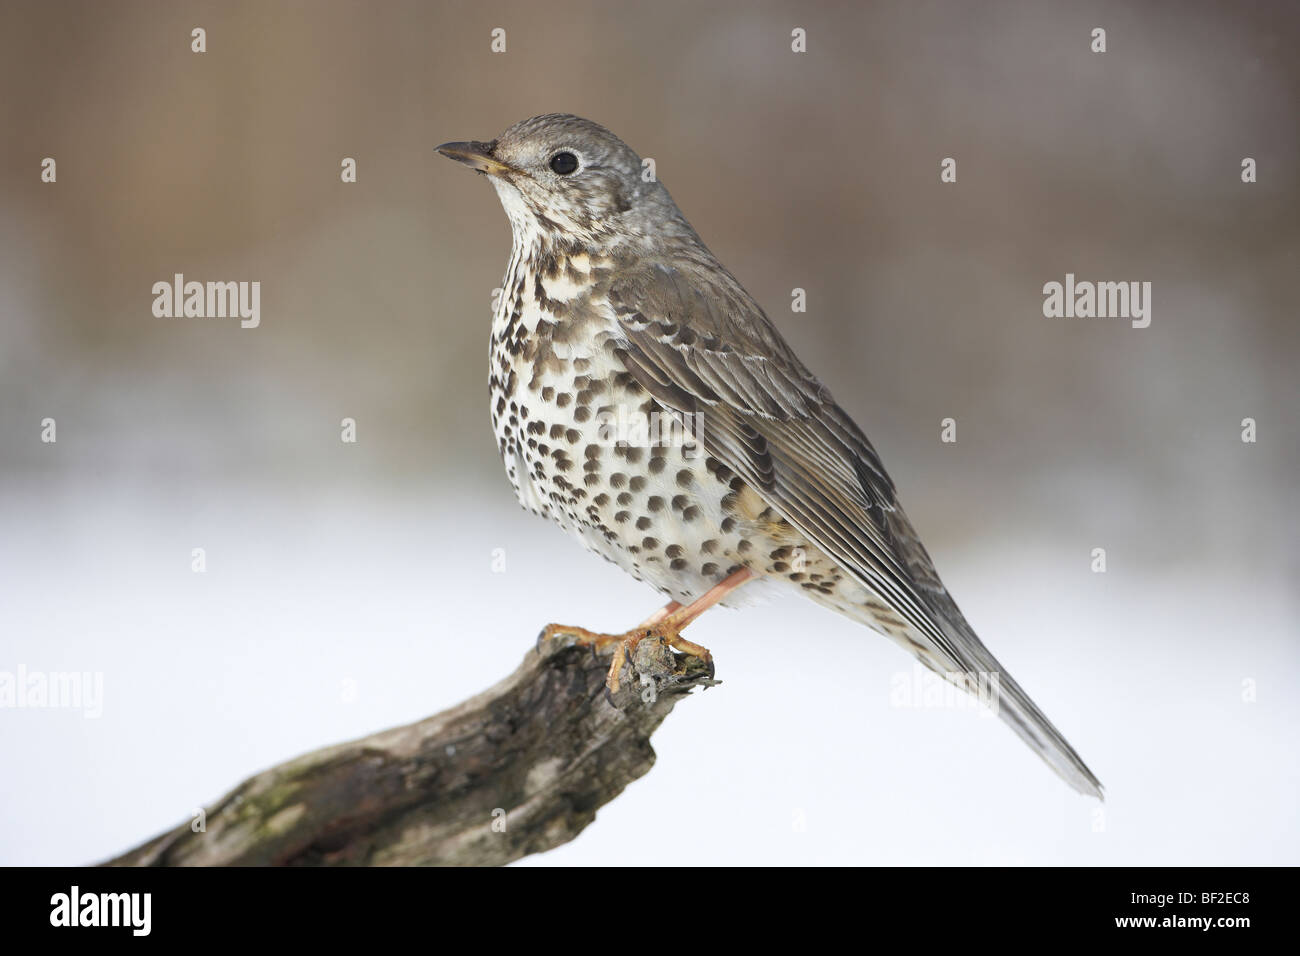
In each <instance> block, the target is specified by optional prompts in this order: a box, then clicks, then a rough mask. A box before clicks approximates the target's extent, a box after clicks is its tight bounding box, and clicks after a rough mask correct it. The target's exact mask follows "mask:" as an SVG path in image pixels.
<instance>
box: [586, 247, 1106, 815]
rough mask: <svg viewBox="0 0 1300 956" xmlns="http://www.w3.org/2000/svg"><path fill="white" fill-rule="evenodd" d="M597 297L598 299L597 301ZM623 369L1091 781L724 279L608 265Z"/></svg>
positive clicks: (940, 656) (702, 272)
mask: <svg viewBox="0 0 1300 956" xmlns="http://www.w3.org/2000/svg"><path fill="white" fill-rule="evenodd" d="M602 293H603V294H602ZM594 298H596V300H597V301H601V300H603V302H604V303H606V304H607V307H608V309H609V310H610V312H611V313H612V317H613V318H614V319H615V320H616V321H617V329H618V332H617V336H616V339H615V341H614V346H615V351H616V354H617V355H618V357H619V359H620V360H621V361H622V363H623V365H624V366H625V368H626V369H627V371H628V373H629V374H631V375H632V377H633V378H634V379H635V380H636V381H637V382H638V383H640V385H641V386H642V387H644V388H645V389H646V390H647V391H648V392H650V394H651V395H652V396H654V398H655V399H656V400H658V401H659V402H660V403H662V404H663V405H665V406H666V407H668V408H670V409H674V410H676V411H678V412H681V413H690V414H693V415H697V416H698V417H697V418H696V420H695V422H696V425H697V436H698V437H699V439H700V441H701V442H702V444H703V445H704V448H705V449H706V450H707V451H708V452H709V454H711V455H713V456H714V457H716V458H718V459H719V460H720V461H722V462H723V464H725V465H726V466H727V467H728V468H730V469H731V470H732V471H733V472H735V473H736V474H738V475H739V476H741V477H742V478H743V479H744V480H745V481H746V482H747V483H748V484H750V485H751V486H752V487H753V488H754V490H755V491H757V492H759V493H760V494H761V495H762V496H763V498H764V499H765V500H766V501H767V503H768V504H770V505H771V506H772V507H774V508H775V509H776V510H777V511H778V512H780V514H781V515H782V516H783V517H785V519H786V520H787V521H789V522H790V523H791V524H792V525H794V526H795V527H796V528H798V529H799V531H800V532H802V533H803V534H804V535H806V536H807V537H808V538H809V540H810V541H812V542H814V543H815V544H816V545H817V546H818V547H819V548H821V549H822V550H824V551H825V552H826V553H827V554H829V555H831V556H832V557H833V558H835V560H836V561H837V562H838V564H839V565H840V567H841V568H842V569H843V570H844V571H845V572H846V573H847V574H849V575H851V576H852V577H853V578H854V580H856V581H857V582H858V583H859V584H861V585H863V586H864V587H866V588H869V589H870V590H872V591H874V592H875V593H876V594H877V595H879V596H880V598H882V599H883V600H884V601H885V602H886V603H887V604H888V605H889V606H890V607H891V608H893V610H894V611H895V612H896V613H897V614H899V615H900V616H901V617H902V618H903V619H904V620H905V621H906V622H907V623H908V624H909V625H910V630H911V631H912V632H914V634H915V637H916V638H917V639H918V640H919V643H918V640H911V641H909V643H911V644H912V645H913V650H914V651H916V652H917V656H918V657H919V658H920V659H921V660H922V661H923V662H924V663H926V664H927V665H928V666H930V667H931V668H932V669H934V670H936V671H939V672H940V673H945V672H957V673H959V674H963V675H974V674H977V673H979V674H989V673H996V674H998V675H999V676H998V680H999V682H1000V691H1001V695H1000V696H1001V701H1000V707H999V713H1000V715H1001V716H1002V717H1003V718H1004V719H1005V720H1006V721H1007V722H1008V723H1009V724H1010V725H1011V726H1012V727H1013V729H1015V730H1016V732H1017V733H1018V734H1019V735H1020V736H1021V737H1022V738H1023V739H1024V740H1025V741H1026V742H1027V743H1029V745H1030V746H1031V747H1033V748H1034V749H1035V750H1036V751H1037V752H1038V753H1039V754H1040V756H1042V757H1043V758H1044V759H1045V760H1046V761H1047V762H1048V763H1049V764H1050V765H1051V766H1052V767H1053V769H1055V770H1056V771H1057V772H1058V773H1060V774H1061V775H1062V776H1063V777H1065V778H1066V780H1067V781H1069V782H1070V783H1071V784H1073V785H1074V786H1075V787H1076V788H1077V789H1079V790H1081V791H1082V792H1085V793H1095V794H1097V795H1100V784H1098V783H1097V781H1096V778H1095V777H1093V775H1092V774H1091V772H1089V771H1088V769H1087V767H1086V766H1084V764H1083V762H1082V761H1081V760H1080V759H1079V757H1078V755H1077V754H1075V753H1074V751H1073V750H1072V749H1071V748H1070V745H1069V744H1068V743H1067V742H1066V741H1065V739H1064V737H1062V736H1061V734H1060V733H1059V732H1058V731H1057V730H1056V729H1055V728H1054V727H1053V726H1052V725H1051V723H1050V722H1049V721H1048V720H1047V718H1046V717H1045V716H1043V714H1042V713H1041V711H1039V710H1038V708H1037V707H1036V706H1035V705H1034V704H1033V702H1032V701H1031V700H1030V699H1029V697H1028V696H1027V695H1025V693H1024V692H1023V691H1022V690H1021V689H1020V687H1019V686H1018V685H1016V684H1015V682H1014V681H1013V680H1011V678H1010V675H1007V674H1005V673H1004V672H1002V670H1001V667H1000V665H998V663H997V661H996V660H995V659H994V658H993V656H992V654H990V653H989V651H988V649H987V648H985V647H984V645H983V644H982V643H981V642H980V640H979V639H978V637H976V635H975V633H974V631H973V630H972V629H971V627H970V626H969V625H968V624H967V623H966V620H965V618H964V617H963V616H962V614H961V611H960V610H959V609H958V608H957V605H956V603H955V602H954V601H953V600H952V598H951V596H949V594H948V591H947V589H945V588H944V586H943V582H942V581H941V580H940V578H939V575H938V573H937V572H936V571H935V568H934V564H933V562H932V561H931V560H930V556H929V554H927V553H926V550H925V548H924V547H923V546H922V545H921V542H920V539H919V538H918V537H917V534H916V532H915V531H914V530H913V528H912V525H911V523H910V522H909V521H908V519H907V516H906V515H905V514H904V513H903V510H902V508H901V507H900V506H899V504H898V501H897V498H896V495H895V492H894V484H893V482H892V481H891V480H890V478H889V475H888V474H886V472H885V469H884V466H883V465H882V464H881V462H880V458H879V456H878V455H877V454H876V451H875V449H874V448H872V447H871V443H870V442H869V441H868V440H867V438H866V436H865V435H864V434H863V433H862V431H861V430H860V429H859V428H858V427H857V425H855V424H854V422H853V420H852V419H851V418H849V416H848V414H847V413H845V412H844V410H843V409H841V408H840V407H839V406H838V405H837V404H836V403H835V401H834V399H833V398H832V397H831V394H830V392H829V391H828V390H827V389H826V388H825V386H823V385H822V384H821V383H820V382H819V381H818V380H817V378H816V377H815V376H814V375H813V374H812V373H811V372H810V371H808V369H807V368H805V367H804V365H803V364H802V363H801V362H800V361H799V359H798V358H797V357H796V356H795V354H794V352H793V351H792V350H791V349H790V347H789V346H788V345H787V344H786V342H785V341H784V340H783V339H782V338H781V336H780V334H779V333H778V332H777V330H776V329H775V327H774V326H773V325H772V324H771V322H770V321H769V320H768V318H767V316H766V315H764V314H763V311H762V310H761V309H760V308H759V307H758V305H757V304H756V303H755V302H754V301H753V300H752V299H751V298H750V297H749V295H748V293H746V292H745V291H744V289H743V288H741V286H740V284H739V283H738V282H736V280H735V279H734V278H732V277H731V276H730V275H729V274H728V273H727V272H726V271H725V270H723V269H721V267H719V266H717V265H715V264H714V263H708V264H707V268H706V267H703V265H702V267H701V268H689V272H683V271H682V270H679V269H675V268H670V267H667V266H663V265H658V264H655V265H644V266H639V267H636V266H633V267H631V268H622V269H619V270H615V271H614V272H613V273H612V274H611V277H610V278H609V279H607V280H606V281H605V282H604V283H603V284H602V287H600V288H598V290H597V296H595V297H594Z"/></svg>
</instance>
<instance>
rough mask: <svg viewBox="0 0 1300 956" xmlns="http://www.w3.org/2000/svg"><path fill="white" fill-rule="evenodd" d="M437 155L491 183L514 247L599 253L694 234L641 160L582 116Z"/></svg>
mask: <svg viewBox="0 0 1300 956" xmlns="http://www.w3.org/2000/svg"><path fill="white" fill-rule="evenodd" d="M438 152H440V153H442V155H444V156H446V157H447V158H449V159H454V160H456V161H457V162H459V163H464V164H465V165H466V166H469V167H470V168H471V169H475V170H477V171H478V172H480V173H482V174H484V175H486V176H487V177H488V178H489V179H490V180H491V181H492V185H493V186H494V187H495V188H496V191H497V195H498V196H499V197H500V199H501V205H502V206H504V207H505V210H506V214H507V215H508V216H509V217H510V225H511V227H512V228H513V230H514V235H515V240H516V242H522V243H524V244H529V245H530V244H532V243H534V242H540V243H542V244H544V245H549V244H551V243H555V242H561V241H564V242H568V243H570V244H578V245H581V246H585V247H596V248H600V247H614V246H617V245H620V244H623V243H627V242H637V241H646V240H649V239H651V238H653V237H659V238H660V239H662V238H665V237H666V235H665V234H667V235H671V234H673V233H678V232H683V230H684V231H685V232H688V233H689V232H690V226H689V225H687V224H686V222H685V220H684V219H683V218H682V216H681V213H680V212H678V210H677V207H676V206H675V205H674V204H673V201H672V198H671V197H670V196H669V195H668V191H667V190H666V189H664V188H663V186H661V185H660V184H659V183H658V182H657V181H656V180H655V178H654V177H653V176H648V175H644V174H643V167H642V163H641V157H639V156H638V155H637V154H636V153H635V152H633V151H632V149H631V148H630V147H628V146H627V144H626V143H624V142H623V141H622V140H621V139H619V138H618V137H617V136H615V135H614V134H613V133H611V132H610V131H609V130H607V129H605V127H603V126H601V125H599V124H598V123H593V122H591V120H585V119H582V118H581V117H579V116H571V115H569V114H567V113H548V114H546V115H544V116H534V117H533V118H532V119H526V120H524V121H522V122H520V123H516V124H515V125H514V126H512V127H510V128H509V129H508V130H506V131H505V132H504V133H502V134H501V135H500V136H498V137H497V138H496V139H494V140H492V141H491V142H478V141H475V142H464V143H443V144H442V145H441V146H439V147H438ZM691 235H693V233H691Z"/></svg>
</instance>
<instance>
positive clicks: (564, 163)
mask: <svg viewBox="0 0 1300 956" xmlns="http://www.w3.org/2000/svg"><path fill="white" fill-rule="evenodd" d="M577 168H578V157H577V156H574V155H573V154H572V153H570V152H563V153H556V154H555V155H554V156H552V157H551V170H552V171H553V172H557V173H559V174H560V175H561V176H567V175H569V173H571V172H573V171H574V170H575V169H577Z"/></svg>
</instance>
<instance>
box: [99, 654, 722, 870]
mask: <svg viewBox="0 0 1300 956" xmlns="http://www.w3.org/2000/svg"><path fill="white" fill-rule="evenodd" d="M632 659H633V666H634V668H635V672H633V669H632V668H625V669H624V672H623V681H622V686H621V688H620V690H619V692H618V694H615V695H611V694H609V693H608V692H607V691H606V689H605V673H606V670H607V668H608V666H609V665H608V659H607V658H601V657H597V656H596V655H595V654H594V653H593V652H592V651H591V650H590V649H589V648H585V647H579V646H576V645H573V644H572V643H569V642H567V641H566V640H565V639H562V638H561V639H552V640H548V641H545V642H543V643H542V644H541V645H539V646H538V648H537V649H535V650H530V651H529V652H528V654H527V655H525V657H524V660H523V663H522V664H520V665H519V667H518V668H517V669H516V670H515V672H514V673H513V674H511V675H510V676H509V677H507V678H505V679H504V680H503V681H501V682H500V683H498V684H497V685H496V686H495V687H492V688H491V689H489V690H487V691H485V692H483V693H482V694H479V695H478V696H476V697H473V698H471V699H469V700H467V701H465V702H464V703H462V704H460V705H459V706H457V707H453V708H452V709H450V710H447V711H443V712H442V713H440V714H436V715H434V716H432V717H428V718H426V719H424V720H421V721H418V722H417V723H414V724H409V725H407V726H405V727H396V728H393V729H391V730H385V731H382V732H380V733H377V734H373V735H371V736H369V737H364V738H362V739H360V740H355V741H352V742H351V743H345V744H339V745H337V746H332V747H326V748H324V749H321V750H317V751H314V752H312V753H309V754H306V755H304V756H302V757H298V758H297V759H295V760H291V761H289V762H287V763H284V764H280V765H279V766H276V767H272V768H271V769H270V770H266V771H263V772H262V773H259V774H257V775H256V776H254V777H251V778H249V779H248V780H246V781H244V782H243V783H241V784H240V785H239V786H237V787H236V788H235V789H234V790H232V791H231V792H230V793H229V794H227V795H226V796H225V797H224V798H222V799H221V800H220V801H218V802H217V803H216V804H215V805H214V806H213V807H211V808H210V809H209V810H207V811H206V819H205V821H204V826H203V828H202V829H201V830H200V829H198V828H197V824H195V823H193V822H191V823H187V824H182V825H181V826H178V827H177V828H176V829H174V830H171V831H169V832H167V833H164V834H162V835H160V836H158V837H156V838H154V839H153V840H150V841H149V842H148V843H145V844H143V845H142V846H139V847H136V848H135V849H133V850H130V851H128V852H126V853H124V854H122V855H121V856H119V857H116V858H115V859H112V860H109V861H108V862H107V863H105V864H104V865H105V866H218V865H228V864H235V865H253V866H259V865H270V866H330V865H439V864H441V865H493V864H504V863H509V862H510V861H512V860H517V859H519V858H520V857H522V856H527V855H528V854H531V853H541V852H543V851H545V850H549V849H552V848H553V847H556V846H559V845H560V844H562V843H566V842H568V841H569V840H572V839H573V838H574V837H576V836H577V835H578V834H579V833H581V832H582V830H583V829H585V828H586V827H587V826H588V825H589V824H590V823H591V822H592V821H593V820H595V818H596V811H597V810H598V809H599V808H600V807H602V806H604V805H605V804H606V803H608V802H609V801H611V800H613V799H614V798H615V797H617V796H618V795H619V794H620V793H621V792H622V791H623V788H624V787H626V786H627V785H628V784H629V783H631V782H632V781H633V780H636V779H637V778H638V777H640V776H642V775H643V774H645V773H646V772H647V771H648V770H649V769H650V767H651V766H653V764H654V760H655V753H654V750H653V749H652V748H651V747H650V735H651V734H652V733H654V731H655V730H656V729H657V728H658V727H659V725H660V724H661V723H662V722H663V719H664V718H665V717H666V716H667V715H668V712H669V711H671V710H672V709H673V705H674V704H676V702H677V701H678V699H680V698H681V697H683V696H685V695H686V694H689V693H690V692H691V690H692V689H693V688H695V687H697V686H709V685H712V684H715V683H717V682H716V681H714V680H712V674H711V668H710V666H709V665H708V664H706V663H705V662H703V661H701V660H700V659H698V658H696V657H691V656H688V655H682V654H677V653H675V652H674V651H672V650H671V649H670V648H668V647H667V646H666V645H665V644H663V643H662V642H661V641H659V640H657V639H647V640H644V641H642V642H641V643H640V644H639V645H638V646H637V648H636V651H635V653H634V654H633V655H632Z"/></svg>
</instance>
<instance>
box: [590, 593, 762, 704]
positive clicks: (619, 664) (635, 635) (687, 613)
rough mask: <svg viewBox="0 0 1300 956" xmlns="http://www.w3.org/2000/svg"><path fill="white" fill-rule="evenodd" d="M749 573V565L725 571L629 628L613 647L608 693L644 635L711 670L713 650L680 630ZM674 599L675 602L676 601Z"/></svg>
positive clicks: (613, 690)
mask: <svg viewBox="0 0 1300 956" xmlns="http://www.w3.org/2000/svg"><path fill="white" fill-rule="evenodd" d="M752 577H754V572H753V571H751V570H749V568H741V569H740V570H739V571H735V572H733V573H732V574H729V575H727V577H726V578H724V579H723V580H722V581H720V582H718V583H717V584H715V585H714V586H713V587H711V588H709V590H708V591H707V592H706V593H705V594H703V595H702V596H701V597H699V598H697V599H696V600H694V601H692V602H691V603H690V604H688V605H686V606H685V607H683V606H682V605H680V604H677V606H676V608H673V605H671V604H670V605H668V607H665V608H662V609H660V610H659V611H658V612H657V613H656V614H654V615H653V616H652V617H651V618H650V619H649V620H648V621H646V622H645V623H644V624H642V625H641V626H640V627H638V628H636V629H634V630H631V631H628V632H627V634H625V635H624V636H623V640H622V641H620V642H619V645H618V647H617V648H615V650H614V659H613V660H612V661H610V664H609V674H608V675H607V676H606V678H605V686H606V687H608V688H609V689H610V692H611V693H615V694H617V693H618V686H619V681H618V675H619V672H620V671H621V670H622V669H623V665H624V664H625V663H627V656H628V655H629V654H631V653H632V651H634V650H636V646H637V645H638V644H639V643H641V641H642V640H644V639H645V638H647V637H659V638H662V639H663V641H664V643H666V644H667V645H668V646H669V647H672V648H676V649H677V650H679V651H683V652H684V653H687V654H691V655H693V656H695V657H698V658H700V660H702V661H704V662H705V663H706V664H708V665H709V669H710V673H712V669H713V654H712V653H711V652H710V651H709V649H708V648H707V647H703V646H701V645H699V644H696V643H695V642H694V641H688V640H687V639H686V638H684V637H682V633H681V632H682V630H683V628H685V627H686V625H688V624H690V623H691V622H692V621H694V620H695V619H696V618H697V617H699V616H700V615H701V614H703V613H704V612H705V611H707V610H708V609H709V608H711V607H713V605H715V604H717V603H718V602H719V601H721V600H722V599H723V598H725V597H726V596H727V595H728V594H730V593H731V592H732V591H734V590H736V588H738V587H740V586H741V585H742V584H744V583H745V582H746V581H748V580H749V579H750V578H752ZM673 603H674V604H676V602H673Z"/></svg>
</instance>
